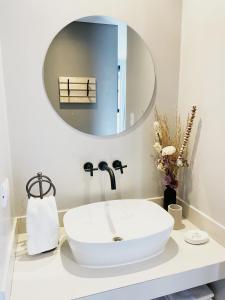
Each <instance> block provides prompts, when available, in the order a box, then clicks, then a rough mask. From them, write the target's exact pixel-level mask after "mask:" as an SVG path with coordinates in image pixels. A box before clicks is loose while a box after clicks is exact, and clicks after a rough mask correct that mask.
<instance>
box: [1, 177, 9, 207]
mask: <svg viewBox="0 0 225 300" xmlns="http://www.w3.org/2000/svg"><path fill="white" fill-rule="evenodd" d="M8 200H9V180H8V178H5V179H4V181H3V182H2V183H1V185H0V204H1V206H2V207H6V206H7V203H8Z"/></svg>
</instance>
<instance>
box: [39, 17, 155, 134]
mask: <svg viewBox="0 0 225 300" xmlns="http://www.w3.org/2000/svg"><path fill="white" fill-rule="evenodd" d="M43 71H44V74H43V75H44V84H45V89H46V92H47V95H48V98H49V100H50V102H51V104H52V106H53V108H54V109H55V110H56V112H57V113H58V114H59V115H60V117H61V118H62V119H63V120H64V121H66V122H67V123H68V124H70V125H71V126H72V127H74V128H76V129H78V130H80V131H83V132H85V133H89V134H94V135H99V136H107V135H114V134H119V133H121V132H123V131H125V130H127V129H128V128H130V127H131V126H133V125H134V124H135V123H136V122H137V121H138V120H140V118H141V117H142V116H143V114H144V113H145V111H146V109H147V108H148V106H149V103H150V102H151V99H152V96H153V91H154V85H155V73H154V65H153V61H152V57H151V54H150V52H149V49H148V48H147V46H146V44H145V43H144V41H143V40H142V38H141V37H140V36H139V35H138V34H137V32H136V31H134V30H133V29H132V28H130V27H129V26H128V25H127V24H126V23H123V22H120V21H117V20H115V19H112V18H109V17H100V16H91V17H85V18H82V19H79V20H77V21H74V22H72V23H70V24H69V25H67V26H66V27H64V28H63V29H62V30H61V31H60V32H59V33H58V34H57V35H56V37H55V38H54V39H53V41H52V42H51V44H50V46H49V48H48V51H47V54H46V57H45V62H44V69H43Z"/></svg>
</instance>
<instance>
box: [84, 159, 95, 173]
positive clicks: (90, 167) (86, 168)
mask: <svg viewBox="0 0 225 300" xmlns="http://www.w3.org/2000/svg"><path fill="white" fill-rule="evenodd" d="M97 170H98V168H94V167H93V164H92V163H91V162H86V163H85V164H84V171H85V172H90V175H91V176H93V172H94V171H97Z"/></svg>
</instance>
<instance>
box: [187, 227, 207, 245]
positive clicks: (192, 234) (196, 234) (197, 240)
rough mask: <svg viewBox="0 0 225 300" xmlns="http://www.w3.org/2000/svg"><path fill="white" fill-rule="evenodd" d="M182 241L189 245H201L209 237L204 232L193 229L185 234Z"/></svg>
mask: <svg viewBox="0 0 225 300" xmlns="http://www.w3.org/2000/svg"><path fill="white" fill-rule="evenodd" d="M184 240H185V241H186V242H187V243H189V244H193V245H201V244H205V243H207V242H208V241H209V236H208V233H207V232H205V231H202V230H198V229H194V230H188V231H187V232H186V233H185V235H184Z"/></svg>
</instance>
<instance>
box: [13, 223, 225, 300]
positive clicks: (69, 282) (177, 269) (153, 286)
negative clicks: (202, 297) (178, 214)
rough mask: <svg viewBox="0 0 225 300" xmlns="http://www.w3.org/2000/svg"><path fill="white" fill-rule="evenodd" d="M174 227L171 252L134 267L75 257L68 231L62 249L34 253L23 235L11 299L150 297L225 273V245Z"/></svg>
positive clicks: (167, 250) (118, 299) (117, 299)
mask: <svg viewBox="0 0 225 300" xmlns="http://www.w3.org/2000/svg"><path fill="white" fill-rule="evenodd" d="M184 225H185V228H184V229H182V230H173V231H172V234H171V237H170V239H169V241H168V243H167V245H166V248H165V251H164V252H163V253H162V254H161V255H159V256H157V257H155V258H152V259H150V260H146V261H144V262H140V263H137V264H132V265H129V266H122V267H115V268H102V269H88V268H84V267H81V266H79V265H78V264H77V263H76V262H75V261H74V259H73V256H72V253H71V250H70V248H69V245H68V242H67V241H66V238H65V234H64V229H63V228H62V234H61V241H60V246H59V248H58V249H57V250H56V251H54V252H50V253H46V254H42V255H38V256H34V257H28V256H27V254H26V236H25V235H24V234H21V235H19V241H18V247H17V255H16V262H15V268H14V279H13V285H12V296H11V300H21V299H23V300H30V299H32V300H40V299H43V300H45V299H46V300H47V299H54V300H72V299H73V300H76V299H85V300H106V299H107V300H121V299H123V300H125V299H129V300H137V299H138V300H149V299H154V298H156V297H159V296H163V295H168V294H171V293H174V292H176V291H180V290H185V289H188V288H191V287H194V286H199V285H202V284H205V283H209V282H213V281H216V280H219V279H222V278H224V277H225V248H224V247H223V246H221V245H220V244H219V243H217V242H216V241H215V240H213V239H212V238H210V241H209V242H208V243H206V244H204V245H191V244H188V243H186V242H185V241H184V232H186V230H188V229H193V228H195V226H194V225H193V224H192V223H191V222H190V221H188V220H184Z"/></svg>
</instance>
